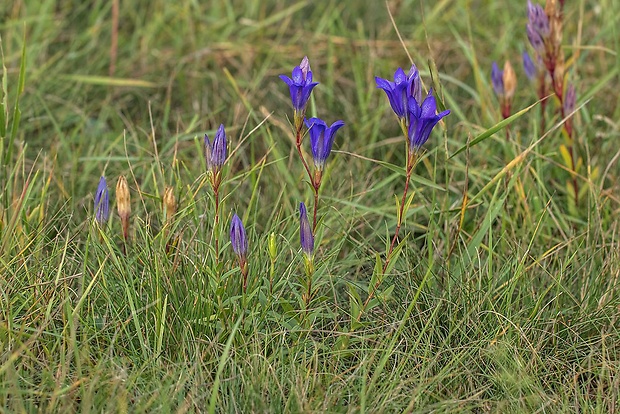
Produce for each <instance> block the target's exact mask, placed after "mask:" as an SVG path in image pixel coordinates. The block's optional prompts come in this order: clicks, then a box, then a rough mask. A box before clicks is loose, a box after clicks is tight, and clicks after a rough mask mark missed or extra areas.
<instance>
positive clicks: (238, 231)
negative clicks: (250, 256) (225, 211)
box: [230, 214, 248, 259]
mask: <svg viewBox="0 0 620 414" xmlns="http://www.w3.org/2000/svg"><path fill="white" fill-rule="evenodd" d="M230 243H231V244H232V248H233V251H234V252H235V254H236V255H237V256H238V257H239V258H241V259H245V257H246V254H247V252H248V239H247V237H246V234H245V228H244V227H243V223H242V222H241V219H240V218H239V216H238V215H237V214H235V215H234V216H233V218H232V220H231V221H230Z"/></svg>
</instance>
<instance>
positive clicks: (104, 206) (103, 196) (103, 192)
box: [95, 176, 110, 224]
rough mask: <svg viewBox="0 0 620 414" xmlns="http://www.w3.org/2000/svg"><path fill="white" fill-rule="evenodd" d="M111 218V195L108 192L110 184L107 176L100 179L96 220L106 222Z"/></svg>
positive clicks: (96, 196)
mask: <svg viewBox="0 0 620 414" xmlns="http://www.w3.org/2000/svg"><path fill="white" fill-rule="evenodd" d="M108 218H110V196H109V194H108V184H107V183H106V180H105V177H103V176H102V177H101V178H100V179H99V185H98V186H97V192H96V193H95V220H97V222H98V223H99V224H104V223H105V222H106V221H108Z"/></svg>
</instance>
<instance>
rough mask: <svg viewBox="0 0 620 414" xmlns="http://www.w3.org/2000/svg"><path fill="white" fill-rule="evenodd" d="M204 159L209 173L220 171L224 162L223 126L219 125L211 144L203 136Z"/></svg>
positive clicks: (224, 142) (224, 134) (224, 138)
mask: <svg viewBox="0 0 620 414" xmlns="http://www.w3.org/2000/svg"><path fill="white" fill-rule="evenodd" d="M205 159H206V161H207V169H208V170H209V171H211V172H212V173H216V172H219V171H221V169H222V166H223V165H224V162H225V161H226V132H225V131H224V125H220V127H219V128H218V129H217V132H216V133H215V138H214V139H213V142H211V141H210V140H209V137H208V136H207V134H205Z"/></svg>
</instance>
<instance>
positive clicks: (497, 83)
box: [491, 62, 504, 96]
mask: <svg viewBox="0 0 620 414" xmlns="http://www.w3.org/2000/svg"><path fill="white" fill-rule="evenodd" d="M491 83H493V90H495V93H496V94H497V96H503V95H504V71H503V70H500V68H499V67H498V66H497V62H493V66H492V67H491Z"/></svg>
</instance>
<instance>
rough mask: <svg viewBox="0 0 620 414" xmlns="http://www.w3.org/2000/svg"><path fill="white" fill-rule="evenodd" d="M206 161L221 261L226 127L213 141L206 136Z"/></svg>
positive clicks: (215, 235) (215, 237) (216, 243)
mask: <svg viewBox="0 0 620 414" xmlns="http://www.w3.org/2000/svg"><path fill="white" fill-rule="evenodd" d="M204 147H205V160H206V162H207V174H208V176H209V181H210V183H211V188H212V189H213V198H214V200H215V219H214V222H213V235H214V237H213V238H214V240H215V259H216V260H219V227H218V226H219V217H220V184H221V183H222V168H223V166H224V162H226V132H225V131H224V125H220V126H219V128H218V129H217V132H216V133H215V138H213V141H210V140H209V136H208V135H207V134H205V140H204Z"/></svg>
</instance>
